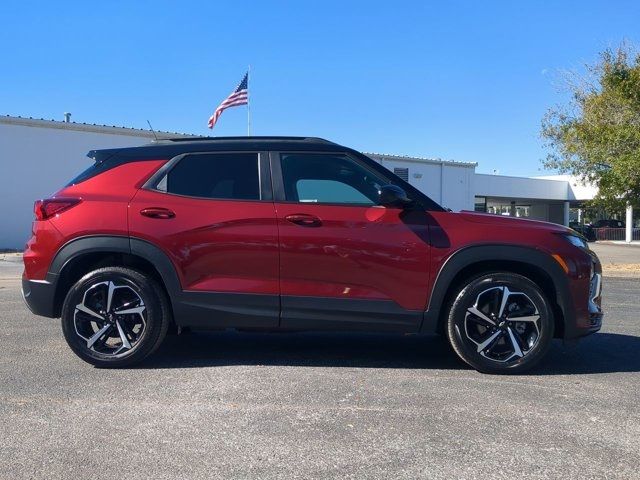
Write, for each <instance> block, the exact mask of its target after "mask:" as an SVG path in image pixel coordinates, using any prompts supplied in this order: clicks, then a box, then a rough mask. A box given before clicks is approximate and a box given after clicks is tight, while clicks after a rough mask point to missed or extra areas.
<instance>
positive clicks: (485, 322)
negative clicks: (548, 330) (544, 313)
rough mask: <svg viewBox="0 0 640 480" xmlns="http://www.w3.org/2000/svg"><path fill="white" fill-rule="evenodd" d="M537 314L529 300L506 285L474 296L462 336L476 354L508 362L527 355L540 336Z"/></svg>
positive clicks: (534, 306) (496, 360)
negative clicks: (473, 348) (471, 345)
mask: <svg viewBox="0 0 640 480" xmlns="http://www.w3.org/2000/svg"><path fill="white" fill-rule="evenodd" d="M540 317H541V316H540V313H539V310H538V307H537V306H536V304H535V303H534V302H533V300H531V298H530V297H529V296H528V295H527V294H525V293H523V292H520V291H514V290H510V289H509V288H508V287H507V286H496V287H491V288H488V289H486V290H484V291H482V292H480V293H479V294H478V296H477V297H476V300H475V303H474V305H473V306H471V307H469V308H468V309H467V311H466V314H465V319H464V333H465V336H466V338H467V340H468V341H470V342H472V344H473V345H474V347H475V349H476V351H477V353H478V354H480V355H482V356H483V357H485V358H487V359H489V360H492V361H494V362H500V363H508V362H512V361H516V360H518V359H520V358H522V357H525V356H526V355H527V354H529V353H530V352H531V351H532V350H533V348H534V347H535V346H536V345H537V344H538V340H539V339H540V334H541V331H540V329H541V321H540Z"/></svg>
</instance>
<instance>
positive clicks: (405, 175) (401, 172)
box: [393, 167, 409, 182]
mask: <svg viewBox="0 0 640 480" xmlns="http://www.w3.org/2000/svg"><path fill="white" fill-rule="evenodd" d="M393 173H395V174H396V175H397V176H399V177H400V178H401V179H403V180H404V181H405V182H408V181H409V169H408V168H397V167H396V168H394V169H393Z"/></svg>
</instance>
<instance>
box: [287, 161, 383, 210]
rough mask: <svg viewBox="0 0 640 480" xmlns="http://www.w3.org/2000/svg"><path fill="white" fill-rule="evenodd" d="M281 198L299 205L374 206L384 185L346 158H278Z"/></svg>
mask: <svg viewBox="0 0 640 480" xmlns="http://www.w3.org/2000/svg"><path fill="white" fill-rule="evenodd" d="M281 165H282V177H283V180H284V190H285V197H286V199H287V200H288V201H293V202H301V203H338V204H351V205H375V204H377V203H378V190H379V189H380V187H381V186H382V185H384V182H383V181H382V180H381V179H379V178H378V177H377V176H376V175H375V174H373V173H372V172H371V171H369V170H368V169H366V168H365V167H363V166H362V165H360V164H359V163H357V162H355V161H354V160H352V159H351V158H349V157H347V156H346V155H333V154H313V153H291V154H289V153H286V154H282V156H281Z"/></svg>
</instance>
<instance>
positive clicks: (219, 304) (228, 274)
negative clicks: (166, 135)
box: [129, 152, 280, 327]
mask: <svg viewBox="0 0 640 480" xmlns="http://www.w3.org/2000/svg"><path fill="white" fill-rule="evenodd" d="M268 163H269V161H268V155H267V154H265V153H259V152H240V153H239V152H230V153H221V152H214V153H190V154H185V155H180V156H178V157H176V158H174V159H172V160H171V161H169V162H168V163H167V164H166V165H165V166H164V167H163V168H162V169H161V170H160V171H159V172H158V173H157V174H156V175H154V177H153V178H152V179H151V180H150V181H148V182H147V183H146V184H145V186H144V187H143V188H142V189H140V190H139V192H138V193H137V194H136V196H135V197H134V199H133V200H132V202H131V204H130V208H129V229H130V235H131V237H133V238H139V239H142V240H146V241H148V242H150V243H152V244H153V245H155V246H157V247H159V248H160V249H161V250H162V251H163V252H164V253H165V254H166V256H167V257H168V258H169V259H170V261H171V263H172V264H173V266H174V268H175V270H176V272H177V274H178V277H179V280H180V284H181V285H180V287H181V291H180V292H177V293H176V296H177V298H175V299H174V298H172V302H173V306H174V311H176V312H178V313H176V317H178V318H176V319H175V320H176V322H177V323H178V324H183V325H191V326H194V325H195V326H214V327H215V326H235V327H238V326H247V327H275V326H277V325H278V321H279V307H280V304H279V282H278V268H279V266H278V238H277V236H278V231H277V224H276V215H275V208H274V204H273V199H272V195H271V181H270V172H269V165H268ZM172 296H173V295H172Z"/></svg>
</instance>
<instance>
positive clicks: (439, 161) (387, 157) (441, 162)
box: [362, 152, 478, 168]
mask: <svg viewBox="0 0 640 480" xmlns="http://www.w3.org/2000/svg"><path fill="white" fill-rule="evenodd" d="M362 153H364V154H365V155H369V156H375V157H377V158H378V159H380V160H401V161H403V162H414V163H432V164H436V165H453V166H456V167H467V168H471V167H473V168H475V167H477V166H478V163H477V162H460V161H456V160H442V159H441V158H424V157H410V156H408V155H391V154H389V153H375V152H362Z"/></svg>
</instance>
